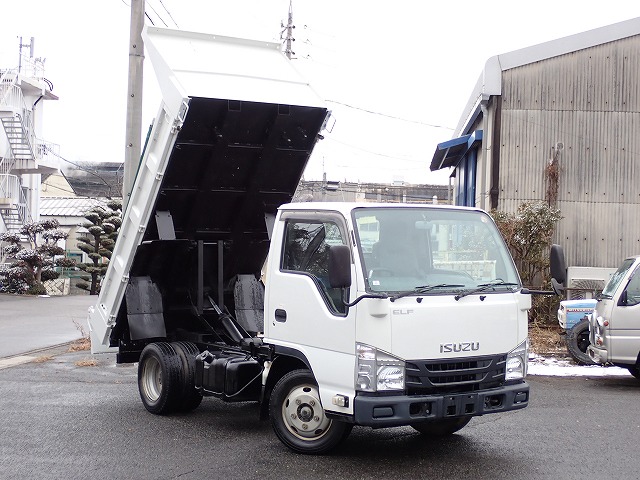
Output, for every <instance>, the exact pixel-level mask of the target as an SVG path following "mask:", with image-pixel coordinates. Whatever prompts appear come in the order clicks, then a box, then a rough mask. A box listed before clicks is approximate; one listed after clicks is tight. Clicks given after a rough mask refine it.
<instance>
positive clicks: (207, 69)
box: [89, 28, 531, 453]
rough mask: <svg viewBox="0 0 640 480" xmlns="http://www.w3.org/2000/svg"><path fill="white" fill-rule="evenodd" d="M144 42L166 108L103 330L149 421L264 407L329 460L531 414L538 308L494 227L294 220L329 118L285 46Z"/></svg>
mask: <svg viewBox="0 0 640 480" xmlns="http://www.w3.org/2000/svg"><path fill="white" fill-rule="evenodd" d="M144 39H145V45H146V47H147V50H148V55H149V56H150V57H151V60H152V63H153V64H154V69H155V70H156V73H157V75H158V79H159V83H160V86H161V89H162V91H163V102H162V106H161V108H160V111H159V113H158V116H157V118H156V120H155V123H154V125H153V129H152V132H151V136H150V140H149V144H148V146H147V148H146V150H145V153H144V155H143V159H142V163H141V165H140V168H139V171H138V175H137V178H136V181H135V184H134V187H133V191H132V194H131V197H130V200H129V204H128V206H127V208H126V212H125V215H124V218H123V225H122V227H121V231H120V235H119V238H118V241H117V244H116V246H115V249H114V252H113V255H112V258H111V261H110V264H109V269H108V272H107V274H106V277H105V279H104V282H103V287H102V290H101V292H100V294H99V297H98V299H97V304H96V305H95V306H94V307H92V308H91V309H90V312H89V326H90V332H91V341H92V351H93V352H94V353H97V352H108V351H112V352H116V353H117V356H116V359H117V360H116V361H117V362H119V363H132V362H138V387H139V393H140V397H141V399H142V403H143V404H144V406H145V407H146V409H147V410H148V411H149V412H152V413H155V414H170V413H172V412H186V411H190V410H193V409H195V408H196V407H197V406H198V405H199V404H200V402H201V401H202V398H203V397H216V398H217V399H220V400H221V401H225V402H256V403H257V404H258V405H259V407H258V408H257V409H256V410H257V413H258V414H259V415H256V416H257V417H258V416H259V417H260V418H262V419H270V421H271V424H272V426H273V429H274V431H275V433H276V435H277V436H278V438H279V439H280V440H281V441H282V442H283V443H284V444H285V445H286V446H287V447H289V448H290V449H292V450H294V451H296V452H301V453H323V452H326V451H328V450H329V449H331V448H334V447H335V446H337V445H338V444H339V443H340V442H341V441H342V440H344V439H345V438H346V437H347V435H348V434H349V432H350V431H351V428H352V427H353V426H354V425H360V426H366V427H373V428H379V427H397V426H411V427H413V428H414V429H415V430H417V431H418V432H421V433H422V434H424V435H428V436H439V435H448V434H451V433H453V432H456V431H458V430H460V429H461V428H463V427H464V426H465V425H466V424H467V423H468V422H469V421H470V419H471V418H472V417H474V416H478V415H485V414H490V413H501V412H507V411H510V410H516V409H521V408H524V407H526V406H527V404H528V401H529V386H528V384H527V383H526V381H525V376H526V373H527V357H528V339H527V314H528V310H529V309H530V307H531V295H530V292H528V291H527V290H526V289H523V288H522V284H521V281H520V278H519V276H518V273H517V271H516V268H515V266H514V262H513V260H512V258H511V256H510V254H509V252H508V250H507V248H506V246H505V244H504V242H503V240H502V238H501V236H500V234H499V232H498V230H497V228H496V227H495V225H494V223H493V221H492V219H491V218H490V217H489V215H487V214H486V213H485V212H483V211H481V210H478V209H473V208H457V207H450V206H439V205H407V204H350V203H297V204H291V203H287V202H289V201H290V200H291V198H292V196H293V194H294V191H295V189H296V186H297V185H298V182H299V179H300V177H301V175H302V173H303V171H304V168H305V165H306V164H307V161H308V159H309V157H310V155H311V152H312V150H313V148H314V145H315V144H316V142H317V141H318V140H319V139H321V138H322V133H321V132H322V131H323V127H324V125H325V122H326V120H327V117H328V114H329V112H328V111H327V109H326V107H325V106H324V105H323V103H322V101H321V100H320V99H319V97H318V96H317V95H316V94H315V93H314V92H313V90H312V89H310V88H309V86H308V85H307V84H306V83H305V82H303V81H302V80H301V78H300V77H299V75H298V74H297V72H296V71H295V70H294V69H293V68H292V65H291V62H290V61H289V60H288V59H287V58H286V57H285V56H284V55H283V54H282V53H281V52H280V51H279V46H278V45H277V44H271V43H264V42H255V41H249V40H240V39H233V38H226V37H217V36H211V35H202V34H195V33H186V32H176V31H171V30H165V29H158V28H148V29H146V31H145V34H144Z"/></svg>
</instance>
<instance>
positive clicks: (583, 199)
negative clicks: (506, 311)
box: [498, 36, 640, 267]
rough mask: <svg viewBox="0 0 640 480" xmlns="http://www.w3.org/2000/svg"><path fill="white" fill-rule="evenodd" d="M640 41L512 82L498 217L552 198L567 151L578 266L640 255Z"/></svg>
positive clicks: (563, 184) (568, 210)
mask: <svg viewBox="0 0 640 480" xmlns="http://www.w3.org/2000/svg"><path fill="white" fill-rule="evenodd" d="M639 73H640V36H635V37H631V38H627V39H623V40H619V41H616V42H612V43H608V44H604V45H600V46H597V47H593V48H589V49H585V50H581V51H577V52H573V53H571V54H567V55H563V56H560V57H556V58H552V59H548V60H544V61H541V62H537V63H533V64H530V65H526V66H522V67H518V68H514V69H511V70H507V71H505V72H503V90H502V91H503V93H502V100H503V102H502V107H503V109H502V124H501V141H500V197H499V205H498V208H499V209H500V210H504V211H515V210H516V209H517V207H518V205H520V204H521V203H522V202H525V201H530V200H541V199H544V198H545V190H546V181H545V175H544V171H545V167H546V165H547V163H548V162H549V160H550V159H551V156H552V155H553V151H552V148H553V147H554V145H556V144H557V143H558V142H561V143H562V144H563V145H564V148H563V149H562V150H561V151H560V152H559V153H558V156H557V159H558V165H559V167H560V174H559V189H558V204H557V205H558V208H560V210H561V212H562V215H563V217H564V218H563V220H561V221H560V223H559V225H558V229H557V233H556V237H555V239H554V241H555V242H557V243H560V244H561V245H563V247H564V250H565V255H566V257H567V264H568V265H580V266H591V267H615V266H617V265H618V264H619V263H620V261H621V260H622V258H623V257H624V256H626V255H632V254H640V82H639V81H638V74H639Z"/></svg>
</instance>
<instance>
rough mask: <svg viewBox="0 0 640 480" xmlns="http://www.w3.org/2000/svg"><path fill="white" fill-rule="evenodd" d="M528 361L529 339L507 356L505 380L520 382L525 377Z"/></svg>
mask: <svg viewBox="0 0 640 480" xmlns="http://www.w3.org/2000/svg"><path fill="white" fill-rule="evenodd" d="M528 360H529V339H528V338H527V339H526V340H525V341H524V342H522V343H521V344H520V345H518V346H517V347H516V348H514V349H513V350H511V351H510V352H509V353H508V354H507V371H506V373H505V380H521V379H523V378H524V377H526V376H527V362H528Z"/></svg>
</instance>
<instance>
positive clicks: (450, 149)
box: [430, 130, 482, 172]
mask: <svg viewBox="0 0 640 480" xmlns="http://www.w3.org/2000/svg"><path fill="white" fill-rule="evenodd" d="M480 142H482V130H476V131H475V132H473V133H470V134H469V135H463V136H462V137H458V138H453V139H451V140H447V141H446V142H442V143H439V144H438V146H437V147H436V151H435V152H434V154H433V159H432V160H431V167H430V168H431V171H432V172H433V171H435V170H440V169H441V168H446V167H455V166H456V165H458V163H460V160H462V159H463V158H464V156H465V155H466V154H467V152H468V151H469V150H471V149H472V148H473V147H475V146H476V145H477V144H478V143H480Z"/></svg>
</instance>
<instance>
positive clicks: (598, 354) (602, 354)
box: [587, 344, 608, 364]
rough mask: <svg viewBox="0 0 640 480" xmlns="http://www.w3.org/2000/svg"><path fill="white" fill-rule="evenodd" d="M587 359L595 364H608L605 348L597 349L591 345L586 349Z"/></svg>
mask: <svg viewBox="0 0 640 480" xmlns="http://www.w3.org/2000/svg"><path fill="white" fill-rule="evenodd" d="M587 353H588V354H589V358H591V360H593V361H594V362H596V363H600V364H605V363H607V362H608V352H607V350H606V349H605V348H598V347H596V346H594V345H593V344H591V345H589V346H588V347H587Z"/></svg>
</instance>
